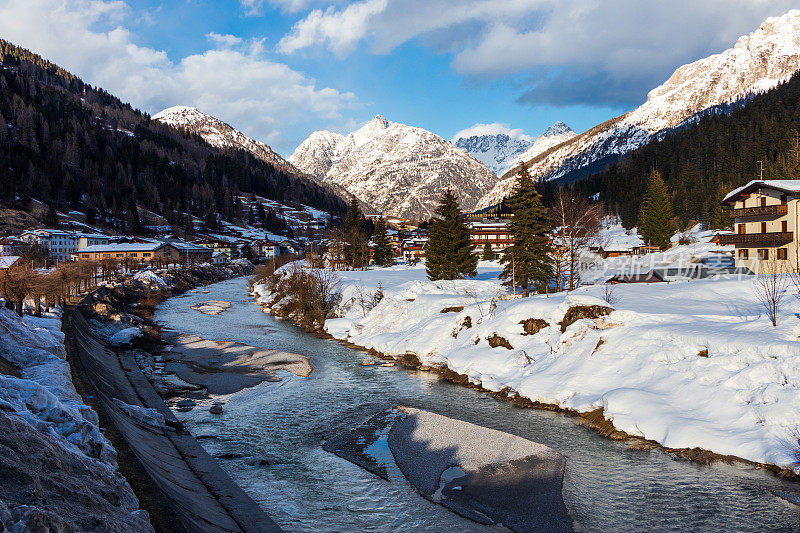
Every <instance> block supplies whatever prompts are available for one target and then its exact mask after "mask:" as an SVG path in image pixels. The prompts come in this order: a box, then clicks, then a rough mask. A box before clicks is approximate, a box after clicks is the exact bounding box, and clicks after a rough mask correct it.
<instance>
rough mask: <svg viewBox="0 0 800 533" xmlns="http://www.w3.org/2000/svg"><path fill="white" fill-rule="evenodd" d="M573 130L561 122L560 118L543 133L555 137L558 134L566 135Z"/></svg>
mask: <svg viewBox="0 0 800 533" xmlns="http://www.w3.org/2000/svg"><path fill="white" fill-rule="evenodd" d="M570 132H572V128H570V127H569V126H567V125H566V124H564V123H563V122H561V121H560V120H559V121H558V122H556V123H555V124H553V125H552V126H550V127H549V128H547V130H546V131H545V132H544V133H543V134H542V135H543V136H545V137H555V136H556V135H564V134H565V133H570Z"/></svg>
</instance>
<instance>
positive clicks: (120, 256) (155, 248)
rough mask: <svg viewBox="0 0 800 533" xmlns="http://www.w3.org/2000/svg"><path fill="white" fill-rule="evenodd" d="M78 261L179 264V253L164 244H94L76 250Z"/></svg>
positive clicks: (172, 247) (171, 246) (169, 245)
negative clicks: (111, 260) (107, 260)
mask: <svg viewBox="0 0 800 533" xmlns="http://www.w3.org/2000/svg"><path fill="white" fill-rule="evenodd" d="M75 255H76V257H77V259H78V260H79V261H101V260H103V259H115V260H117V261H125V260H129V261H131V260H132V261H134V262H137V263H155V262H180V261H181V260H182V257H181V254H180V251H179V250H178V249H177V248H176V247H174V246H173V245H171V244H168V243H165V242H131V243H113V244H95V245H92V246H87V247H86V248H82V249H80V250H78V252H77V253H76V254H75Z"/></svg>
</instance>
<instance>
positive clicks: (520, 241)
mask: <svg viewBox="0 0 800 533" xmlns="http://www.w3.org/2000/svg"><path fill="white" fill-rule="evenodd" d="M507 204H508V208H509V210H510V211H511V213H513V215H514V216H513V217H512V218H511V221H510V222H509V223H508V233H509V235H510V236H511V239H512V241H513V242H512V244H511V246H509V247H508V248H506V250H505V253H504V254H503V257H502V259H501V261H502V262H503V263H505V267H504V268H503V273H502V274H501V275H500V277H501V278H502V279H504V280H505V281H504V283H503V284H504V285H506V286H513V287H514V288H515V289H516V287H522V295H523V296H527V295H528V293H529V292H530V290H531V287H536V288H537V289H538V290H540V291H543V290H546V289H547V287H548V285H549V284H550V282H551V281H552V279H553V263H552V259H551V257H550V252H551V250H550V236H549V232H550V230H551V221H550V215H549V214H548V211H547V208H546V207H545V206H544V205H543V204H542V197H541V195H540V194H539V192H538V191H537V190H536V186H535V185H534V183H533V178H531V175H530V172H528V169H527V168H525V166H520V168H519V170H518V177H517V183H516V184H515V185H514V189H513V191H512V194H511V197H510V198H509V199H508V202H507Z"/></svg>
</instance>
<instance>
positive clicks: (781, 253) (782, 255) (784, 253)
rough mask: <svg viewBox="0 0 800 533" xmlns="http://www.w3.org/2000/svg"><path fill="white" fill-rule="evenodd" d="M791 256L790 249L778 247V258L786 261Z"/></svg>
mask: <svg viewBox="0 0 800 533" xmlns="http://www.w3.org/2000/svg"><path fill="white" fill-rule="evenodd" d="M788 258H789V254H788V250H787V249H786V248H778V259H780V260H781V261H786V259H788Z"/></svg>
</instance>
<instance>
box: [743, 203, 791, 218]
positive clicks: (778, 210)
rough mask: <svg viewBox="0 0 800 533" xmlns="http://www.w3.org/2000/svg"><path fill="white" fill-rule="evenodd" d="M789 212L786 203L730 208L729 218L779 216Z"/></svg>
mask: <svg viewBox="0 0 800 533" xmlns="http://www.w3.org/2000/svg"><path fill="white" fill-rule="evenodd" d="M788 212H789V206H788V205H765V206H759V207H741V208H739V209H731V218H750V217H780V216H783V215H785V214H787V213H788Z"/></svg>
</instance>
